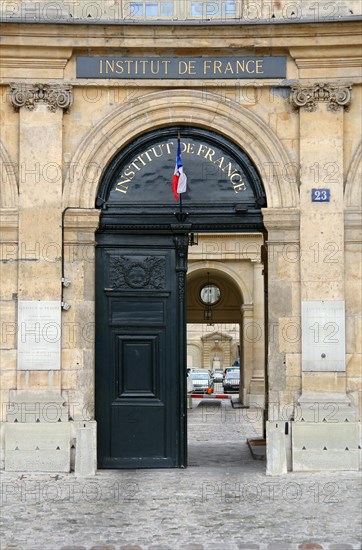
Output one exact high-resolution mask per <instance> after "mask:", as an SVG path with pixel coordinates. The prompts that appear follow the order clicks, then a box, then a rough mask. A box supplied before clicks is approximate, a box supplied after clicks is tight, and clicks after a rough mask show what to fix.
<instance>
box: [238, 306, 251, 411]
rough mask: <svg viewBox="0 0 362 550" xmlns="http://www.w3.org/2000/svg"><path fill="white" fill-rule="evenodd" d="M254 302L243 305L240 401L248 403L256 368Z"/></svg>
mask: <svg viewBox="0 0 362 550" xmlns="http://www.w3.org/2000/svg"><path fill="white" fill-rule="evenodd" d="M253 313H254V308H253V304H243V305H242V306H241V315H242V327H241V328H242V330H241V331H240V356H241V357H240V359H241V365H240V401H242V403H243V404H248V399H249V398H248V394H249V392H250V380H251V377H252V375H253V370H254V357H253V333H254V330H253Z"/></svg>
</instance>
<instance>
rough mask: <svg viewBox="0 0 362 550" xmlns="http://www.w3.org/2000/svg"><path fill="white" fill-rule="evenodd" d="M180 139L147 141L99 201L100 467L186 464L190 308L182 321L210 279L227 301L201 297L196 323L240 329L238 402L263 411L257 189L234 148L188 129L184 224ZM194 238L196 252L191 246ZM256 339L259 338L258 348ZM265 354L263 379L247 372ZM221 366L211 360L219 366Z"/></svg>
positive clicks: (164, 136) (247, 163) (127, 156)
mask: <svg viewBox="0 0 362 550" xmlns="http://www.w3.org/2000/svg"><path fill="white" fill-rule="evenodd" d="M179 132H180V127H178V128H175V127H172V128H162V129H158V130H157V131H152V132H149V133H147V134H144V135H142V136H140V137H139V138H138V139H136V140H135V141H134V142H132V143H130V144H129V145H128V146H127V147H126V148H125V149H124V150H122V151H121V152H119V153H118V154H117V155H115V157H114V159H113V161H112V162H111V164H110V165H109V166H108V167H107V169H106V171H105V174H104V177H103V180H102V185H101V187H100V190H99V195H98V198H97V203H96V206H97V207H100V208H102V215H101V218H100V226H99V230H98V232H97V235H96V243H97V247H96V392H95V393H96V395H95V398H96V399H95V401H96V420H97V431H98V466H99V467H100V468H175V467H185V466H186V465H187V425H186V405H187V390H186V368H187V366H186V365H187V335H186V323H187V316H189V315H191V317H192V304H191V305H190V304H189V306H188V309H187V310H186V303H187V296H186V294H188V293H189V289H191V290H192V289H193V288H194V285H196V286H197V287H198V288H197V292H198V296H199V297H200V296H201V294H200V292H201V291H202V288H199V286H200V284H201V283H202V284H203V288H204V287H205V277H206V276H207V273H209V283H212V281H211V280H210V277H217V279H218V280H217V284H216V286H217V289H218V290H216V293H217V292H218V291H220V296H221V297H220V299H217V301H216V302H217V303H212V304H209V305H208V304H207V303H205V300H206V296H207V294H208V292H209V291H208V290H205V289H204V291H203V292H204V301H203V302H202V301H201V304H202V305H201V306H200V304H199V306H200V307H199V308H198V310H197V311H196V310H195V315H196V318H195V319H192V318H190V319H189V322H195V323H200V322H201V323H203V322H204V321H205V314H207V315H209V314H210V313H213V314H215V317H214V318H213V320H214V321H215V322H221V323H234V324H235V325H237V326H239V327H240V333H241V334H242V338H241V337H240V339H239V340H240V343H239V346H240V352H239V354H240V364H241V366H242V369H241V373H242V374H241V377H240V384H241V385H242V386H241V393H240V395H242V399H243V402H244V399H245V400H247V399H249V400H250V399H251V396H255V398H260V399H261V400H264V393H263V391H264V390H263V384H262V383H261V382H262V380H261V379H262V378H263V372H264V356H263V357H262V352H261V351H260V350H261V348H260V346H259V347H258V342H259V340H262V339H263V331H262V328H261V323H263V314H264V312H263V311H262V305H261V303H260V304H259V305H258V307H255V303H254V302H255V301H254V302H253V292H254V291H253V290H252V289H254V288H255V289H258V292H259V293H260V296H262V295H263V286H262V285H261V284H260V281H261V278H262V269H260V265H261V262H260V250H261V243H262V242H263V238H264V237H263V232H264V226H263V218H262V214H261V208H262V207H263V206H265V205H266V201H265V194H264V189H263V186H262V183H261V179H260V176H259V174H258V171H257V169H256V167H255V166H254V165H253V163H252V161H251V160H250V158H249V157H248V155H247V154H246V153H245V152H244V151H242V150H240V149H239V148H238V147H237V145H236V144H235V143H232V142H231V141H230V140H228V139H226V138H225V137H223V136H221V135H218V134H216V133H214V132H211V131H208V130H205V129H201V128H189V127H182V129H181V133H182V140H181V149H182V154H183V162H184V165H185V166H188V170H189V173H188V188H187V192H186V193H185V196H184V198H183V206H184V210H183V213H182V216H180V215H179V214H180V212H179V211H178V205H177V204H175V202H174V201H175V199H174V196H173V193H172V187H171V183H170V182H171V176H170V175H172V174H173V171H174V163H175V153H176V147H177V137H176V136H177V134H178V133H179ZM196 233H197V234H198V235H199V244H198V245H197V246H195V247H193V246H189V245H190V244H194V239H192V238H191V235H193V234H196ZM253 239H254V240H253ZM215 243H218V244H220V246H221V248H220V249H219V250H218V248H217V247H218V244H215ZM205 247H206V248H205ZM212 247H213V248H212ZM188 255H189V269H188ZM200 255H201V256H200ZM205 259H206V261H205ZM251 264H253V266H252V265H251ZM244 270H245V274H244ZM187 271H188V275H186V273H187ZM206 286H207V285H206ZM191 290H190V291H191ZM214 291H215V290H214ZM258 295H259V294H258ZM221 306H222V309H220V307H221ZM205 309H206V310H207V312H206V313H205ZM217 312H219V313H220V312H222V315H221V317H220V318H219V319H218V318H217V315H216V314H217ZM197 315H199V316H201V317H197ZM210 320H211V319H210V317H208V321H210ZM250 322H251V323H252V325H251V326H250V325H248V324H246V323H250ZM258 327H259V329H258ZM245 330H247V334H248V339H246V338H245ZM255 330H259V332H260V334H259V332H257V334H256V336H255V335H254V336H252V337H250V334H254V332H253V331H255ZM253 338H254V340H255V342H254V340H253ZM249 340H250V342H249ZM214 344H215V342H214ZM215 345H216V344H215ZM236 345H237V344H236ZM215 349H217V346H216V348H215ZM257 353H259V359H260V364H259V363H258V368H259V367H260V368H259V370H260V372H261V373H262V375H261V377H260V376H259V375H258V368H256V369H254V367H252V368H251V362H250V361H247V362H245V357H247V354H249V355H251V356H252V357H256V356H257ZM220 359H221V358H220V357H218V355H217V354H216V353H215V357H214V358H213V362H214V366H215V365H217V364H218V362H219V361H220ZM243 361H244V363H243ZM248 369H249V370H250V369H251V370H250V377H249V378H250V380H249V379H248V376H249V375H247V373H248V372H249V370H248ZM249 382H250V383H249Z"/></svg>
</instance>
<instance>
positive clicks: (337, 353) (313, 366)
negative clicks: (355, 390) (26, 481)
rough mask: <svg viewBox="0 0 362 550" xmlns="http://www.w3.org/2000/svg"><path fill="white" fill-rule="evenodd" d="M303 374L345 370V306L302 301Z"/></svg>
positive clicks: (339, 303) (342, 304)
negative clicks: (305, 372) (306, 372)
mask: <svg viewBox="0 0 362 550" xmlns="http://www.w3.org/2000/svg"><path fill="white" fill-rule="evenodd" d="M302 368H303V371H317V372H318V371H319V372H320V371H332V372H337V371H345V370H346V361H345V303H344V301H342V300H321V301H308V302H302Z"/></svg>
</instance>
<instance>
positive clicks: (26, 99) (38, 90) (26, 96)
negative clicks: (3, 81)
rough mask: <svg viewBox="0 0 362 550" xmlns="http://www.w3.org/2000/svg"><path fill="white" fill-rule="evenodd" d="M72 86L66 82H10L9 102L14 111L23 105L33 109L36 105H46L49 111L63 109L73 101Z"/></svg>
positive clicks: (67, 107)
mask: <svg viewBox="0 0 362 550" xmlns="http://www.w3.org/2000/svg"><path fill="white" fill-rule="evenodd" d="M72 90H73V88H72V86H70V85H68V84H39V83H37V84H27V83H24V82H19V83H17V82H12V83H11V84H10V102H11V104H12V105H13V107H14V109H15V111H19V109H20V107H25V108H26V109H28V110H29V111H33V110H34V109H35V108H36V106H37V105H39V104H43V105H48V109H49V111H51V112H52V113H55V111H56V110H57V109H64V110H65V111H66V110H67V109H69V107H70V106H71V105H72V103H73V92H72Z"/></svg>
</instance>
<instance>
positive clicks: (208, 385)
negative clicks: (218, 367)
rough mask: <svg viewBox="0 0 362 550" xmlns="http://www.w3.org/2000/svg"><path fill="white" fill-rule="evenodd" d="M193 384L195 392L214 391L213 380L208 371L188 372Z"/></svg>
mask: <svg viewBox="0 0 362 550" xmlns="http://www.w3.org/2000/svg"><path fill="white" fill-rule="evenodd" d="M189 376H190V377H191V379H192V383H193V385H194V390H193V391H194V392H195V393H209V392H210V391H211V392H212V391H214V382H213V380H212V378H211V377H210V374H209V372H208V371H205V372H190V375H189Z"/></svg>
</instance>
